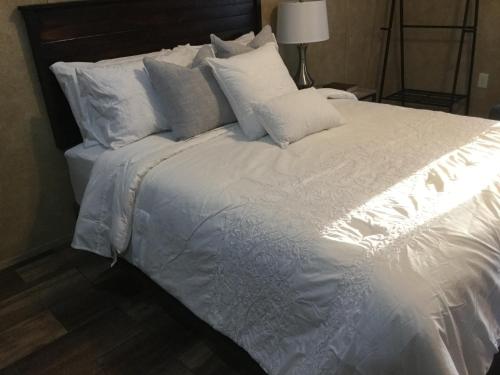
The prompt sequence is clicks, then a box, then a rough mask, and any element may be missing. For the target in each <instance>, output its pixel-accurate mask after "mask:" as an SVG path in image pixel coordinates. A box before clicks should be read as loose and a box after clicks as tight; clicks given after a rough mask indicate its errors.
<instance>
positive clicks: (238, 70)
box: [207, 43, 297, 140]
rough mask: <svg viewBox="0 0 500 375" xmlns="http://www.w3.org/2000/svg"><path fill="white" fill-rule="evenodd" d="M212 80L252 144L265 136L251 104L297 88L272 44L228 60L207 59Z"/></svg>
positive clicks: (294, 90)
mask: <svg viewBox="0 0 500 375" xmlns="http://www.w3.org/2000/svg"><path fill="white" fill-rule="evenodd" d="M207 63H208V64H209V65H210V66H211V67H212V70H213V72H214V75H215V78H216V79H217V82H218V83H219V85H220V86H221V89H222V91H223V92H224V94H225V95H226V97H227V99H228V101H229V103H230V104H231V107H232V108H233V111H234V114H235V115H236V118H237V119H238V122H239V125H240V127H241V128H242V130H243V133H244V134H245V136H246V137H247V138H248V139H250V140H256V139H258V138H261V137H263V136H265V135H266V131H265V129H264V128H263V127H262V125H261V124H260V123H259V121H258V120H257V118H256V116H255V114H254V111H253V108H252V103H255V102H266V101H268V100H270V99H272V98H274V97H277V96H281V95H285V94H289V93H293V92H296V91H297V86H296V85H295V83H294V81H293V80H292V78H291V77H290V74H289V73H288V70H287V68H286V66H285V64H284V62H283V60H282V59H281V56H280V55H279V53H278V51H277V50H276V47H275V46H274V44H273V43H268V44H266V45H265V46H263V47H261V48H259V49H256V50H254V51H251V52H248V53H245V54H242V55H238V56H233V57H230V58H228V59H219V58H211V59H207Z"/></svg>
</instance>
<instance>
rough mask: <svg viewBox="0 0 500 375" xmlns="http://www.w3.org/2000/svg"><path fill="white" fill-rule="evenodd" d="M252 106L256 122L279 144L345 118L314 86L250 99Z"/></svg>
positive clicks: (331, 126)
mask: <svg viewBox="0 0 500 375" xmlns="http://www.w3.org/2000/svg"><path fill="white" fill-rule="evenodd" d="M253 109H254V111H255V114H256V116H257V119H258V120H259V122H260V124H261V125H262V126H263V127H264V128H265V129H266V130H267V132H268V133H269V135H270V136H271V138H272V140H273V141H274V142H276V143H277V144H278V145H279V146H280V147H282V148H286V147H287V146H288V145H289V144H290V143H293V142H297V141H299V140H301V139H302V138H304V137H306V136H308V135H311V134H314V133H318V132H320V131H323V130H327V129H331V128H334V127H337V126H340V125H342V124H343V123H344V122H345V121H344V119H343V117H342V115H341V114H340V113H339V112H338V111H337V110H336V109H335V108H334V107H333V106H332V105H331V104H330V103H329V102H328V100H327V99H325V98H324V97H323V96H322V95H321V94H319V93H318V92H317V91H316V89H314V88H310V89H305V90H300V91H296V92H293V93H291V94H287V95H283V96H279V97H276V98H273V99H271V100H269V101H267V102H259V103H254V104H253Z"/></svg>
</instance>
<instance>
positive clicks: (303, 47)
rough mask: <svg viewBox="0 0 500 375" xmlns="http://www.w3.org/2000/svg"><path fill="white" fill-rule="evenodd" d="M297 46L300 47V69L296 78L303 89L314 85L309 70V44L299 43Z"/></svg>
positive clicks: (296, 81)
mask: <svg viewBox="0 0 500 375" xmlns="http://www.w3.org/2000/svg"><path fill="white" fill-rule="evenodd" d="M297 47H298V49H299V69H298V70H297V74H296V75H295V78H294V79H295V83H296V84H297V87H298V88H299V89H300V90H302V89H307V88H309V87H312V86H313V85H314V80H313V79H312V77H311V75H310V74H309V72H308V71H307V63H306V56H307V44H299V45H298V46H297Z"/></svg>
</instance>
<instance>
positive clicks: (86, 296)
mask: <svg viewBox="0 0 500 375" xmlns="http://www.w3.org/2000/svg"><path fill="white" fill-rule="evenodd" d="M113 308H114V305H113V303H112V300H111V298H110V297H109V295H108V294H107V293H101V292H99V291H96V290H94V289H89V290H85V291H82V292H81V293H76V294H74V295H72V296H71V297H68V298H65V299H63V300H61V301H59V302H57V303H53V304H52V305H51V307H50V311H52V313H53V314H54V316H55V317H56V318H57V319H58V320H59V321H60V322H61V324H62V325H63V326H64V328H66V330H67V331H69V332H71V331H73V330H75V329H77V328H79V327H81V326H83V325H85V324H86V323H88V322H89V321H91V320H93V319H96V318H97V317H99V316H100V315H102V314H103V313H105V312H108V311H109V310H112V309H113Z"/></svg>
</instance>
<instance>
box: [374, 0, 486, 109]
mask: <svg viewBox="0 0 500 375" xmlns="http://www.w3.org/2000/svg"><path fill="white" fill-rule="evenodd" d="M417 1H418V0H417ZM396 2H399V40H400V64H401V89H400V90H399V91H397V92H395V93H392V94H390V95H387V96H384V88H385V80H386V73H387V64H388V61H389V51H390V45H391V39H392V31H393V28H394V23H395V12H396ZM472 3H474V4H472ZM471 6H474V10H473V17H472V22H473V24H472V25H470V24H469V18H470V13H471V12H470V11H471ZM478 15H479V0H465V7H464V15H463V22H462V25H415V24H407V23H405V21H404V20H405V7H404V0H391V5H390V10H389V26H387V27H382V30H384V31H386V32H387V35H386V42H385V52H384V62H383V68H382V77H381V80H380V87H379V102H381V101H382V100H386V101H394V102H400V103H401V105H402V106H406V105H408V104H418V105H423V106H430V107H443V108H447V109H448V111H449V112H453V110H454V108H455V104H457V103H459V102H461V101H463V100H465V112H466V114H469V108H470V94H471V88H472V75H473V72H474V58H475V52H476V36H477V27H478ZM406 29H440V30H443V29H448V30H457V31H461V36H460V44H459V48H458V56H457V63H456V65H455V74H454V78H453V87H452V89H451V91H449V92H437V91H428V90H416V89H410V88H407V87H406V67H405V62H406V61H405V31H406ZM467 34H471V35H472V41H471V44H472V45H471V54H470V62H469V71H468V75H467V82H466V88H467V92H466V93H465V94H460V93H457V91H458V87H457V86H458V80H459V76H460V68H461V65H462V60H463V54H464V44H465V42H466V40H465V39H466V38H465V36H466V35H467Z"/></svg>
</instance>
